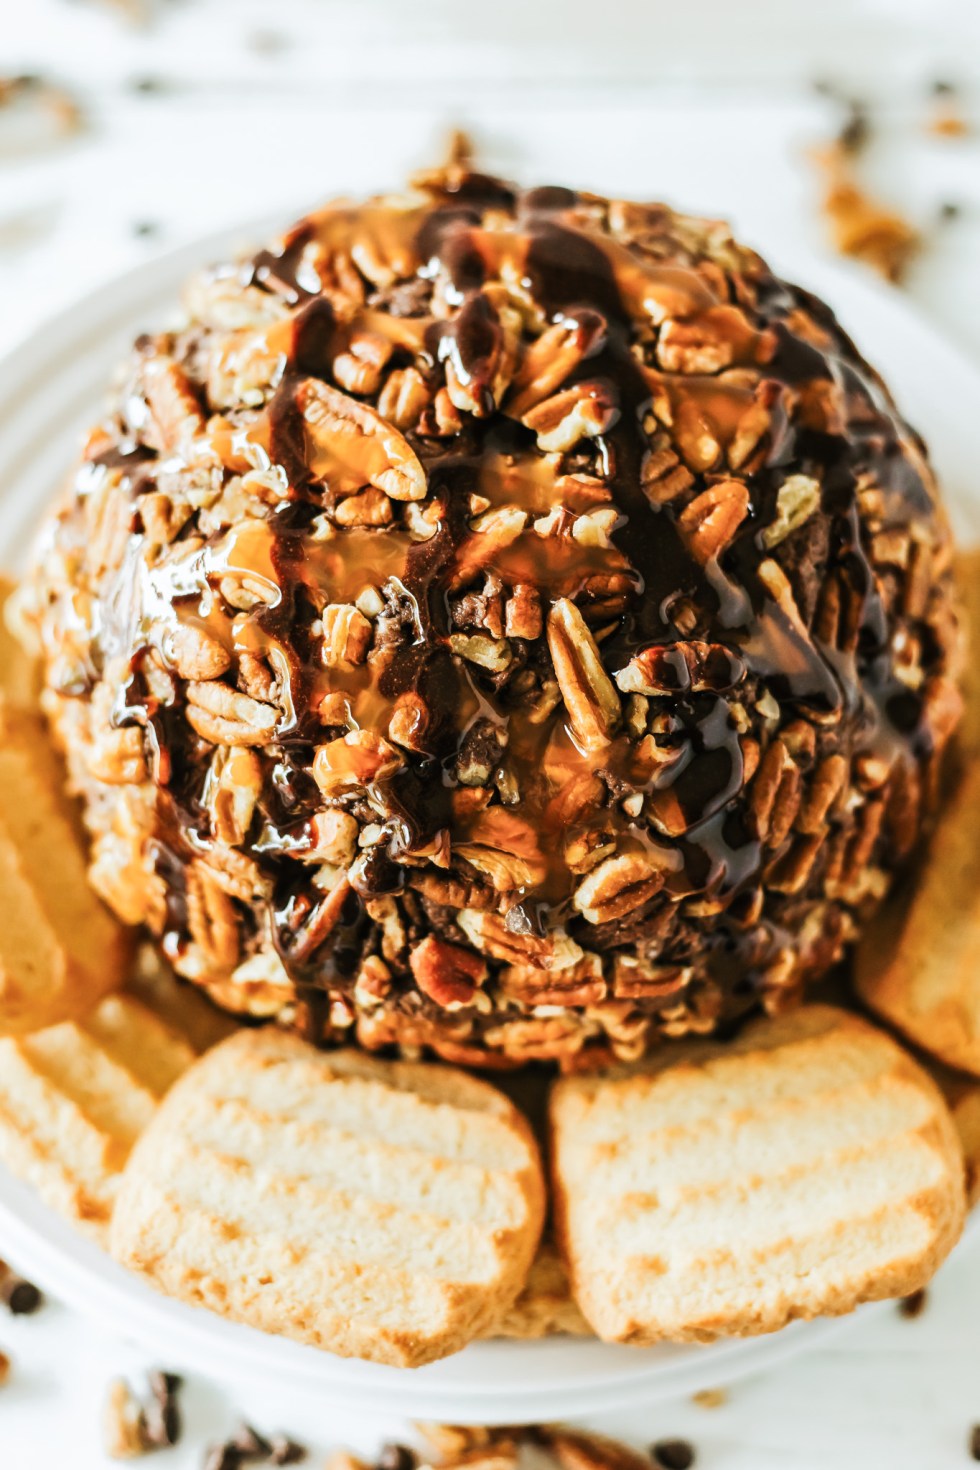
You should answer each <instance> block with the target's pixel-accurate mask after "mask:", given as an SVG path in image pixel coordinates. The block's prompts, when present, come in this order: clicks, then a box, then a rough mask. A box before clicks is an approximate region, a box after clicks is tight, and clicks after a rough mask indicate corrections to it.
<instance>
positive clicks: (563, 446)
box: [521, 383, 619, 454]
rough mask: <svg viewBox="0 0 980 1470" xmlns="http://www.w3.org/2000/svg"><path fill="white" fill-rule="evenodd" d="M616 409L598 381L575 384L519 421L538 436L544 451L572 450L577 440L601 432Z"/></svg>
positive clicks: (531, 410) (539, 445)
mask: <svg viewBox="0 0 980 1470" xmlns="http://www.w3.org/2000/svg"><path fill="white" fill-rule="evenodd" d="M618 414H619V409H618V408H617V407H616V404H615V403H614V402H613V401H612V399H611V397H610V396H609V391H608V389H606V388H604V387H603V385H602V384H601V383H576V384H575V386H574V387H573V388H566V389H564V391H563V392H561V393H556V394H555V396H554V397H553V398H546V399H545V401H544V402H543V403H539V404H537V405H536V406H535V407H534V408H532V409H530V410H529V411H528V412H527V413H526V414H524V416H523V418H522V419H521V423H522V424H523V425H524V426H525V428H528V429H531V430H532V431H533V432H534V433H535V434H536V435H537V436H538V448H539V449H542V450H544V452H545V453H546V454H550V453H552V452H553V451H557V452H560V453H564V452H565V450H567V449H574V447H575V445H576V444H578V442H579V440H581V439H595V438H596V437H597V436H598V435H599V434H604V433H605V431H606V430H607V429H608V428H609V426H610V425H611V424H612V423H613V421H614V419H616V417H617V416H618Z"/></svg>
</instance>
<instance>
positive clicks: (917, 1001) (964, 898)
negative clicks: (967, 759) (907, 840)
mask: <svg viewBox="0 0 980 1470" xmlns="http://www.w3.org/2000/svg"><path fill="white" fill-rule="evenodd" d="M854 976H855V983H856V985H857V989H858V992H859V994H860V995H861V996H862V998H863V999H864V1000H865V1001H866V1003H867V1004H868V1005H869V1006H870V1007H871V1009H872V1010H874V1011H876V1012H877V1013H878V1014H879V1015H880V1016H883V1017H884V1018H885V1020H887V1021H889V1022H891V1024H892V1025H893V1026H896V1027H897V1028H898V1029H899V1031H902V1032H904V1034H905V1035H906V1036H908V1037H909V1038H910V1039H911V1040H912V1041H914V1042H916V1043H917V1044H918V1045H919V1046H921V1047H924V1048H925V1050H926V1051H928V1052H931V1053H932V1054H933V1055H934V1056H937V1057H939V1058H940V1060H941V1061H944V1062H946V1063H948V1065H949V1066H951V1067H959V1068H961V1069H962V1070H963V1071H967V1072H972V1073H975V1074H980V760H974V761H973V762H972V763H971V764H969V765H967V767H966V769H965V771H964V772H963V775H962V778H961V780H960V782H959V784H958V785H957V787H956V790H955V792H954V793H953V794H952V796H951V798H950V800H949V801H948V802H947V805H946V808H945V810H944V812H943V815H942V817H941V819H940V821H939V825H938V826H937V828H936V831H935V833H934V834H933V839H932V842H931V844H930V846H929V850H928V852H927V854H926V856H925V858H924V860H923V863H922V865H921V868H920V871H919V872H918V874H917V875H916V876H915V877H914V878H913V880H912V882H911V883H910V884H909V885H907V887H906V888H905V889H904V890H903V891H902V892H900V893H898V894H897V895H896V896H895V900H894V901H893V902H890V903H888V904H887V905H886V906H885V907H884V908H883V909H882V910H881V911H880V912H879V913H878V914H877V915H876V916H875V918H874V919H873V920H872V922H871V923H870V925H869V926H868V928H867V930H866V931H865V934H864V937H863V939H862V941H861V943H860V945H859V946H858V949H857V952H856V954H855V959H854Z"/></svg>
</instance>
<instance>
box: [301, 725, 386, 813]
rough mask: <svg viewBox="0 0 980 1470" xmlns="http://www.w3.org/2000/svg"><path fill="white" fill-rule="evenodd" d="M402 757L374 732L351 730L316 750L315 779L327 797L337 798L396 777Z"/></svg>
mask: <svg viewBox="0 0 980 1470" xmlns="http://www.w3.org/2000/svg"><path fill="white" fill-rule="evenodd" d="M401 763H402V758H401V756H400V755H399V754H398V751H397V750H396V749H395V747H394V746H393V745H389V743H388V741H387V740H385V739H384V738H383V736H381V735H376V734H375V733H374V731H372V730H348V732H347V734H346V735H342V736H340V738H339V739H337V740H330V741H328V742H327V744H326V745H321V746H319V747H318V748H317V752H316V755H315V756H314V757H313V778H314V780H315V781H316V783H317V785H318V786H319V788H320V790H321V791H322V792H323V794H324V796H328V797H329V796H337V795H339V794H341V793H342V792H344V791H350V790H351V789H353V788H356V787H358V786H367V785H368V784H369V783H370V782H372V781H383V780H384V779H385V777H386V776H391V775H394V773H395V771H397V769H398V767H399V766H400V765H401Z"/></svg>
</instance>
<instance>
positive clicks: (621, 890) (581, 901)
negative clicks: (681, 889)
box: [572, 852, 666, 924]
mask: <svg viewBox="0 0 980 1470" xmlns="http://www.w3.org/2000/svg"><path fill="white" fill-rule="evenodd" d="M665 879H666V869H665V867H664V866H662V865H659V864H658V863H657V862H656V861H654V859H653V858H651V857H650V856H649V855H648V854H647V853H645V852H629V853H621V854H620V855H619V856H618V857H610V858H606V860H605V862H602V863H600V864H599V866H598V867H597V868H593V869H592V872H591V873H589V874H588V875H587V876H586V877H585V878H583V879H582V882H581V883H580V884H579V885H578V887H577V888H576V890H575V894H574V896H573V898H572V903H573V904H574V906H575V908H576V909H578V911H579V913H580V914H581V915H582V917H583V918H584V919H587V920H588V922H589V923H590V924H608V923H609V922H610V920H612V919H621V918H622V917H623V915H624V914H631V913H632V912H633V910H634V909H638V908H640V907H642V905H643V904H645V903H648V902H649V900H650V899H651V898H653V896H654V895H655V894H656V893H659V891H660V889H661V888H662V887H663V886H664V882H665Z"/></svg>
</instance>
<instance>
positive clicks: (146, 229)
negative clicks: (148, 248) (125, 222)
mask: <svg viewBox="0 0 980 1470" xmlns="http://www.w3.org/2000/svg"><path fill="white" fill-rule="evenodd" d="M130 228H131V229H132V231H133V234H134V235H137V236H138V237H139V238H140V239H142V240H148V239H150V238H151V237H152V236H153V235H159V233H160V225H159V223H158V221H157V220H154V219H138V220H134V221H133V223H132V225H131V226H130Z"/></svg>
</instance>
